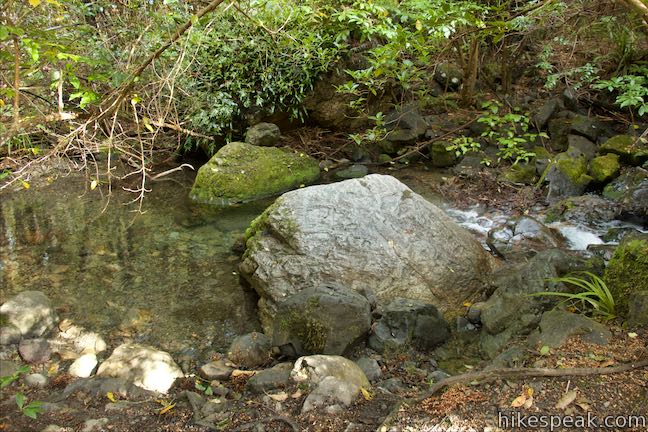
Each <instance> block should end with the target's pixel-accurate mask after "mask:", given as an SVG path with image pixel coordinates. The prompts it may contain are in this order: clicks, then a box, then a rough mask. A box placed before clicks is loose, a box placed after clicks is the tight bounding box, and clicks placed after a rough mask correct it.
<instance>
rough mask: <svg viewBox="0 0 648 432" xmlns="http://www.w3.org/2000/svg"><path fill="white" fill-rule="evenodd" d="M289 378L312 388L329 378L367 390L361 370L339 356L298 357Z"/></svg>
mask: <svg viewBox="0 0 648 432" xmlns="http://www.w3.org/2000/svg"><path fill="white" fill-rule="evenodd" d="M290 376H291V378H292V379H293V380H294V381H296V382H305V383H308V384H310V385H313V386H314V385H317V384H319V383H320V382H321V381H322V380H324V378H326V377H330V376H331V377H335V378H338V379H339V380H341V381H344V382H347V383H350V384H353V385H355V386H357V387H358V388H360V387H364V388H369V380H368V379H367V377H366V376H365V374H364V372H363V371H362V369H360V367H359V366H358V365H357V364H355V363H354V362H353V361H351V360H349V359H347V358H344V357H341V356H330V355H312V356H307V357H300V358H298V359H297V361H296V362H295V366H294V367H293V370H292V372H291V373H290Z"/></svg>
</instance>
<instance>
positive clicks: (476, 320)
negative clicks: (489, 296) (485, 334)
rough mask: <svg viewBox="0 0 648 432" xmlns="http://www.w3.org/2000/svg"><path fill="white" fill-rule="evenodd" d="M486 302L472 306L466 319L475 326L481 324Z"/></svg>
mask: <svg viewBox="0 0 648 432" xmlns="http://www.w3.org/2000/svg"><path fill="white" fill-rule="evenodd" d="M483 307H484V302H477V303H473V304H472V305H470V307H469V308H468V314H467V315H466V318H467V319H468V321H470V322H471V323H473V324H481V313H482V308H483Z"/></svg>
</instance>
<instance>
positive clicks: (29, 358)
mask: <svg viewBox="0 0 648 432" xmlns="http://www.w3.org/2000/svg"><path fill="white" fill-rule="evenodd" d="M18 353H19V354H20V357H21V358H22V359H23V360H24V361H26V362H27V363H45V362H46V361H48V360H49V359H50V357H51V355H52V350H51V349H50V346H49V343H48V342H47V340H45V339H23V340H22V341H20V344H19V345H18Z"/></svg>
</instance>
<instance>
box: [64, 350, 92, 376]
mask: <svg viewBox="0 0 648 432" xmlns="http://www.w3.org/2000/svg"><path fill="white" fill-rule="evenodd" d="M97 364H98V361H97V355H96V354H83V355H82V356H81V357H79V358H78V359H76V360H74V362H73V363H72V364H71V365H70V369H69V370H68V373H69V374H70V375H72V376H75V377H79V378H88V377H89V376H90V375H92V372H93V371H94V370H95V368H96V367H97Z"/></svg>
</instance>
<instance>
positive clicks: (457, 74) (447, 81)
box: [434, 63, 463, 91]
mask: <svg viewBox="0 0 648 432" xmlns="http://www.w3.org/2000/svg"><path fill="white" fill-rule="evenodd" d="M434 79H435V80H436V82H438V83H439V85H440V86H441V87H443V89H444V90H450V91H454V90H457V89H458V88H459V86H461V83H462V81H463V70H462V69H461V68H460V67H459V66H457V65H455V64H452V63H441V64H439V65H437V67H436V69H435V70H434Z"/></svg>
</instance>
